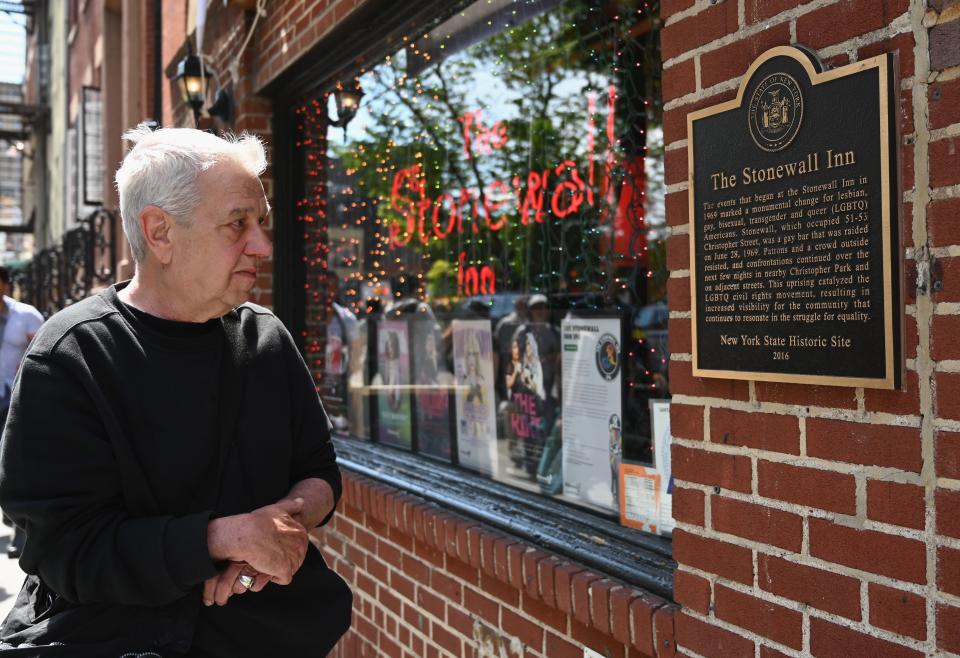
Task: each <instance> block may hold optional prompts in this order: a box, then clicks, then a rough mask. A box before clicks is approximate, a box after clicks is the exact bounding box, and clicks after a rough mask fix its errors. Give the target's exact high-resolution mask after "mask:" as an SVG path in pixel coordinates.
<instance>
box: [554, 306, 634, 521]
mask: <svg viewBox="0 0 960 658" xmlns="http://www.w3.org/2000/svg"><path fill="white" fill-rule="evenodd" d="M561 333H562V334H563V337H562V340H563V368H562V370H563V494H564V496H565V497H567V498H571V499H573V500H576V501H578V502H583V503H587V504H590V505H595V506H598V507H601V508H603V509H611V510H615V509H617V506H618V503H619V499H620V495H619V486H620V478H619V472H620V461H621V455H622V453H623V442H622V441H623V439H622V435H623V417H622V414H623V403H622V399H621V385H620V378H621V376H622V373H621V362H622V359H623V354H622V350H621V345H622V341H621V338H620V320H619V319H618V318H573V319H566V320H564V321H563V323H562V324H561Z"/></svg>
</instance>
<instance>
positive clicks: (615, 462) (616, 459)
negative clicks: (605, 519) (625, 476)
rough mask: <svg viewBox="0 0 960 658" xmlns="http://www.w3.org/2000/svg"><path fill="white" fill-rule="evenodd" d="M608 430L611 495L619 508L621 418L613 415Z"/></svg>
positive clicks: (621, 448) (621, 444)
mask: <svg viewBox="0 0 960 658" xmlns="http://www.w3.org/2000/svg"><path fill="white" fill-rule="evenodd" d="M607 428H608V429H609V431H610V493H611V494H612V495H613V504H614V506H617V505H618V504H619V502H618V501H619V500H620V463H621V462H622V461H623V438H622V437H623V426H622V424H621V423H620V416H618V415H617V414H611V415H610V421H609V422H608V424H607Z"/></svg>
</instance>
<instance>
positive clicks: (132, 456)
mask: <svg viewBox="0 0 960 658" xmlns="http://www.w3.org/2000/svg"><path fill="white" fill-rule="evenodd" d="M126 138H127V139H128V140H129V141H131V142H132V143H133V144H134V146H133V148H132V149H131V151H130V152H129V153H128V155H127V156H126V158H125V159H124V161H123V164H122V165H121V166H120V169H119V171H118V172H117V186H118V189H119V192H120V206H121V207H120V212H121V216H122V219H123V228H124V232H125V233H126V235H127V238H128V240H129V242H130V246H131V249H132V251H133V254H134V257H135V259H136V263H137V266H136V273H135V274H134V277H133V279H132V280H131V281H129V282H124V283H119V284H116V285H115V286H112V287H110V288H108V289H107V290H105V291H103V292H101V293H100V294H98V295H95V296H93V297H91V298H89V299H86V300H84V301H82V302H80V303H78V304H75V305H73V306H71V307H69V308H67V309H65V310H64V311H61V312H60V313H57V314H56V315H54V316H53V317H52V318H51V319H50V320H49V321H48V322H47V323H46V324H45V325H44V326H43V328H42V329H41V330H40V331H39V332H38V334H37V336H36V337H35V339H34V341H33V343H32V345H31V347H30V349H29V350H28V352H27V354H26V357H25V359H24V363H23V366H22V370H21V372H20V375H19V378H18V380H17V383H16V385H15V387H14V392H13V400H12V404H11V409H10V416H9V420H8V423H7V426H6V431H5V433H4V436H3V444H2V451H0V505H2V507H3V509H4V510H6V511H7V513H8V514H9V515H10V517H11V518H12V519H13V520H14V522H15V523H17V524H18V525H19V526H21V527H22V528H24V530H25V533H26V544H25V546H24V549H23V555H22V557H21V559H20V564H21V566H22V568H23V569H24V571H26V572H27V574H28V576H27V579H26V582H25V583H24V587H23V589H22V591H21V592H20V595H19V597H18V599H17V602H16V604H15V607H14V609H13V611H12V612H11V613H10V615H9V616H8V617H7V619H6V620H5V621H4V622H3V625H2V628H0V656H5V655H10V656H69V657H71V658H72V657H81V656H101V657H106V656H110V657H112V656H117V657H119V656H121V655H130V656H151V657H152V656H177V655H189V656H202V657H211V656H223V657H227V656H230V657H238V656H307V655H310V656H321V655H325V654H326V653H327V652H329V651H330V650H331V649H332V647H333V646H334V645H335V644H336V642H337V640H338V638H339V637H340V636H341V635H342V634H343V633H344V632H345V631H346V629H347V628H348V627H349V625H350V616H351V594H350V590H349V588H348V587H347V586H346V584H345V583H344V582H343V581H342V580H341V579H340V578H339V577H338V576H337V575H336V574H334V573H333V572H332V571H330V570H329V569H328V568H327V567H326V565H325V564H324V561H323V558H322V557H321V555H320V552H319V551H318V550H316V549H315V548H313V547H312V546H311V545H310V543H309V541H308V537H307V533H308V531H309V530H311V529H312V528H314V527H317V526H318V525H321V524H323V523H325V522H326V521H327V520H329V519H330V517H331V516H332V514H333V510H334V507H335V504H336V501H337V499H338V497H339V495H340V490H341V483H340V474H339V471H338V469H337V465H336V456H335V454H334V450H333V445H332V443H331V442H330V431H329V424H328V420H327V416H326V414H325V413H324V410H323V407H322V406H321V403H320V400H319V398H318V396H317V392H316V388H315V386H314V382H313V378H312V376H311V375H310V372H309V371H308V369H307V367H306V365H305V363H304V361H303V359H302V357H301V356H300V354H299V352H298V351H297V349H296V347H295V345H294V342H293V340H292V338H291V337H290V334H289V333H288V332H287V330H286V329H285V328H284V326H283V325H282V324H281V323H280V322H279V320H277V318H276V317H275V316H274V315H273V314H272V313H271V312H270V311H268V310H266V309H264V308H262V307H259V306H256V305H254V304H250V303H244V302H246V300H247V298H248V295H249V293H250V290H251V289H252V288H253V286H254V285H255V283H256V280H257V270H258V265H259V263H260V261H261V260H262V259H263V258H266V257H268V256H269V255H270V253H271V245H270V240H269V238H268V236H267V234H266V232H265V229H264V222H265V220H266V216H267V214H268V212H269V205H268V203H267V199H266V197H265V195H264V191H263V186H262V185H261V183H260V180H259V175H260V174H261V173H263V171H264V169H265V167H266V158H265V155H264V150H263V146H262V145H261V144H260V142H259V141H258V140H257V139H256V138H254V137H250V136H244V137H242V138H239V139H221V138H220V137H217V136H214V135H211V134H208V133H204V132H200V131H197V130H189V129H161V130H158V131H156V132H150V131H149V129H147V128H145V127H140V128H138V129H136V130H133V131H130V132H128V133H127V135H126ZM214 604H215V605H214Z"/></svg>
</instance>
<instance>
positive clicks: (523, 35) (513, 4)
mask: <svg viewBox="0 0 960 658" xmlns="http://www.w3.org/2000/svg"><path fill="white" fill-rule="evenodd" d="M656 12H657V7H656V5H655V4H654V5H653V6H651V5H650V4H649V3H643V2H639V1H637V2H633V3H631V2H619V3H593V2H583V1H578V0H567V1H560V0H552V1H551V0H541V1H536V2H535V1H510V2H508V1H506V0H483V1H482V2H478V3H476V4H474V5H472V6H470V7H468V8H467V9H465V10H464V11H462V12H460V13H458V14H456V15H454V16H453V17H450V18H449V19H448V20H446V21H445V22H443V23H440V24H438V25H436V26H433V27H428V28H426V29H424V31H423V32H422V33H419V34H417V35H411V36H410V37H409V38H407V39H406V40H405V42H404V43H405V46H404V47H403V48H401V49H400V50H398V51H397V52H395V53H393V54H391V55H390V56H389V57H387V58H385V59H384V60H383V61H381V62H378V63H376V64H375V65H373V66H371V67H370V68H367V69H363V70H360V71H359V72H358V74H357V76H356V78H354V79H349V80H343V81H340V84H339V88H340V89H341V90H346V91H349V90H352V89H355V88H356V87H357V86H358V85H359V87H360V88H361V89H362V91H363V96H362V98H361V101H360V106H359V110H358V111H357V112H356V115H355V116H353V117H352V120H350V121H349V123H348V125H347V126H346V127H344V126H343V125H342V124H343V123H344V122H343V121H342V120H341V117H340V116H339V115H338V107H340V108H343V107H347V103H346V102H345V101H344V98H345V97H344V96H341V98H340V100H341V102H340V104H339V106H338V104H337V100H336V93H333V92H334V90H333V89H332V90H331V93H330V94H328V95H325V96H324V97H321V98H317V99H312V100H311V101H309V102H308V103H305V104H304V105H303V106H302V107H301V108H299V110H298V115H297V116H298V119H299V129H300V131H301V135H302V138H301V140H300V142H298V144H299V145H300V146H301V147H302V151H303V154H304V163H305V170H306V173H307V175H306V177H305V181H306V182H305V185H304V194H303V200H302V208H303V215H302V217H301V219H303V220H304V221H305V222H306V223H307V225H309V224H311V223H317V224H320V225H321V226H322V228H323V229H325V240H326V243H325V244H326V246H327V247H328V251H325V252H324V253H322V254H318V255H317V257H316V259H315V260H312V261H311V262H310V264H311V265H313V266H316V267H320V268H325V272H326V275H327V278H326V279H325V282H326V283H325V285H326V290H327V291H328V293H329V297H330V302H331V303H330V307H331V309H332V310H331V311H330V312H329V313H327V315H326V316H325V317H326V323H327V327H326V329H325V331H326V337H325V342H324V347H323V349H324V354H325V359H324V363H325V365H324V368H325V372H326V373H329V375H330V381H329V382H328V381H326V380H325V381H324V387H323V396H324V399H325V402H326V404H327V408H328V410H329V411H330V413H331V416H332V418H333V419H334V423H335V425H336V427H337V429H338V430H339V431H341V432H343V433H344V434H348V435H350V436H354V437H357V438H362V439H369V440H373V441H378V442H380V443H383V444H386V445H391V446H394V447H398V448H401V449H405V450H412V451H415V452H417V453H419V454H421V455H424V456H426V457H430V458H436V459H442V460H445V461H451V462H454V463H458V464H460V465H461V466H462V467H464V468H468V469H471V470H475V471H479V472H481V473H486V474H488V475H490V476H491V477H493V478H496V479H498V480H502V481H505V482H509V483H511V484H513V485H515V486H518V487H523V488H526V489H530V490H533V491H537V492H541V493H543V494H545V495H551V496H558V497H562V498H564V499H567V500H569V501H570V502H573V503H576V504H580V505H584V506H587V507H591V508H594V509H596V510H598V511H601V512H606V513H613V512H615V511H616V510H617V508H618V505H619V493H620V492H619V490H618V481H619V478H618V476H617V475H618V468H619V465H620V463H621V461H624V460H626V461H630V462H637V463H641V464H648V465H649V464H653V462H654V461H655V460H654V445H653V442H652V440H651V437H652V428H651V405H650V401H651V400H656V399H663V398H667V397H668V396H669V387H668V383H667V382H668V380H667V375H668V371H667V365H668V362H669V354H668V352H667V316H668V312H667V305H666V279H667V275H668V273H667V271H666V260H665V252H664V231H665V227H664V212H663V195H664V186H663V146H662V131H661V108H660V101H659V97H660V91H659V89H660V60H659V36H658V33H657V30H656V24H657V21H656V20H655V15H656ZM341 93H342V92H341ZM346 118H349V117H346ZM328 121H330V122H332V123H333V124H334V125H328V123H327V122H328ZM318 294H319V293H318ZM317 349H319V347H318V348H317Z"/></svg>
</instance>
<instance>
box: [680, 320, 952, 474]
mask: <svg viewBox="0 0 960 658" xmlns="http://www.w3.org/2000/svg"><path fill="white" fill-rule="evenodd" d="M671 317H672V316H671ZM670 357H671V360H676V361H689V360H690V359H691V358H692V355H691V354H690V353H689V352H679V353H676V354H671V355H670ZM674 357H684V358H676V359H674ZM673 401H674V402H678V403H681V404H690V405H708V404H709V405H710V406H711V407H715V408H717V409H729V410H731V411H745V412H750V413H771V414H774V415H778V416H795V417H797V418H816V419H821V420H839V421H843V422H849V423H858V424H860V425H878V426H882V427H902V428H907V429H917V428H919V427H920V426H921V423H922V416H920V415H914V414H892V413H889V412H886V411H867V412H865V413H863V414H861V413H860V412H858V411H857V410H856V409H839V408H837V407H825V406H822V405H816V404H791V403H786V402H773V401H770V400H762V401H759V402H750V401H741V400H730V399H728V398H718V397H711V396H701V395H686V394H684V393H677V394H675V395H674V396H673ZM944 420H946V419H944ZM956 422H958V423H960V421H956ZM774 452H776V451H774ZM777 454H789V453H779V452H777ZM793 456H794V457H796V456H797V455H793ZM898 470H900V469H898Z"/></svg>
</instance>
